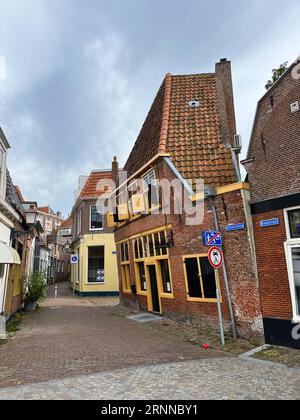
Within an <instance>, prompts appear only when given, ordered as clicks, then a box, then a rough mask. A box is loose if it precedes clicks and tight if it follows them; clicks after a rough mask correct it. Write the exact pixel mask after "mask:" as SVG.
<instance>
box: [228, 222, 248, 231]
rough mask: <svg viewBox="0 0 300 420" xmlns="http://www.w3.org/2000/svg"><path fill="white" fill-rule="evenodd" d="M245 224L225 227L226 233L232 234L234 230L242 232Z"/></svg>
mask: <svg viewBox="0 0 300 420" xmlns="http://www.w3.org/2000/svg"><path fill="white" fill-rule="evenodd" d="M245 227H246V226H245V223H238V224H235V225H234V224H231V225H228V226H226V232H234V231H236V230H244V229H245Z"/></svg>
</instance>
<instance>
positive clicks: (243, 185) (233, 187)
mask: <svg viewBox="0 0 300 420" xmlns="http://www.w3.org/2000/svg"><path fill="white" fill-rule="evenodd" d="M238 190H250V184H249V183H248V182H236V183H234V184H230V185H225V186H224V187H219V188H217V189H216V192H217V195H221V194H226V193H229V192H233V191H238Z"/></svg>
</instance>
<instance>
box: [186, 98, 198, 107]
mask: <svg viewBox="0 0 300 420" xmlns="http://www.w3.org/2000/svg"><path fill="white" fill-rule="evenodd" d="M189 108H200V101H197V100H196V99H193V100H191V101H190V102H189Z"/></svg>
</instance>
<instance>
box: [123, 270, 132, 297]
mask: <svg viewBox="0 0 300 420" xmlns="http://www.w3.org/2000/svg"><path fill="white" fill-rule="evenodd" d="M121 271H122V287H123V292H131V281H130V265H129V264H125V265H122V266H121Z"/></svg>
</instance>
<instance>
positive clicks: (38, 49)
mask: <svg viewBox="0 0 300 420" xmlns="http://www.w3.org/2000/svg"><path fill="white" fill-rule="evenodd" d="M0 16H1V24H0V126H1V127H2V128H3V130H4V132H5V134H6V137H7V139H8V141H9V142H10V144H11V150H10V151H9V159H8V162H9V163H8V164H9V170H10V172H11V175H12V178H13V181H14V183H15V184H16V185H19V186H20V188H21V190H22V192H23V195H24V196H25V199H26V200H34V201H38V203H39V204H40V205H48V204H49V205H50V206H51V207H52V208H53V210H54V211H62V212H63V214H64V216H68V214H69V213H70V211H71V209H72V206H73V202H74V191H75V190H76V188H77V180H78V177H79V176H80V175H87V174H89V173H90V172H91V170H93V169H100V168H107V169H109V168H110V167H111V161H112V158H113V156H118V158H119V161H120V164H121V165H123V164H124V163H125V162H126V159H127V157H128V155H129V153H130V150H131V148H132V146H133V144H134V142H135V140H136V138H137V135H138V133H139V131H140V129H141V126H142V124H143V122H144V120H145V118H146V115H147V113H148V111H149V108H150V106H151V104H152V101H153V99H154V97H155V95H156V92H157V90H158V88H159V86H160V85H161V83H162V80H163V78H164V76H165V74H166V73H168V72H171V73H172V74H190V73H203V72H213V71H214V68H215V67H214V66H215V63H216V62H217V61H219V59H220V58H225V57H226V58H228V59H230V60H232V66H233V82H234V92H235V105H236V115H237V124H238V131H239V133H240V134H241V135H242V136H243V140H244V149H243V154H242V158H243V157H245V155H246V152H247V146H248V143H249V138H250V134H251V127H252V124H253V119H254V114H255V109H256V105H257V101H258V100H259V99H260V97H261V96H262V95H263V94H264V92H265V88H264V86H265V84H266V82H267V80H268V79H269V78H270V77H271V72H272V69H273V68H275V67H278V66H279V65H280V64H281V63H283V62H284V61H289V62H290V63H291V62H292V61H294V60H295V59H296V58H297V57H298V56H299V54H300V48H299V40H300V25H299V16H300V2H299V0H288V1H287V2H286V3H285V4H284V7H283V3H282V1H279V0H252V1H251V2H250V1H245V0H225V1H222V2H221V1H220V0H210V1H208V0H207V1H206V0H189V1H183V0H26V1H24V0H0Z"/></svg>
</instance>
